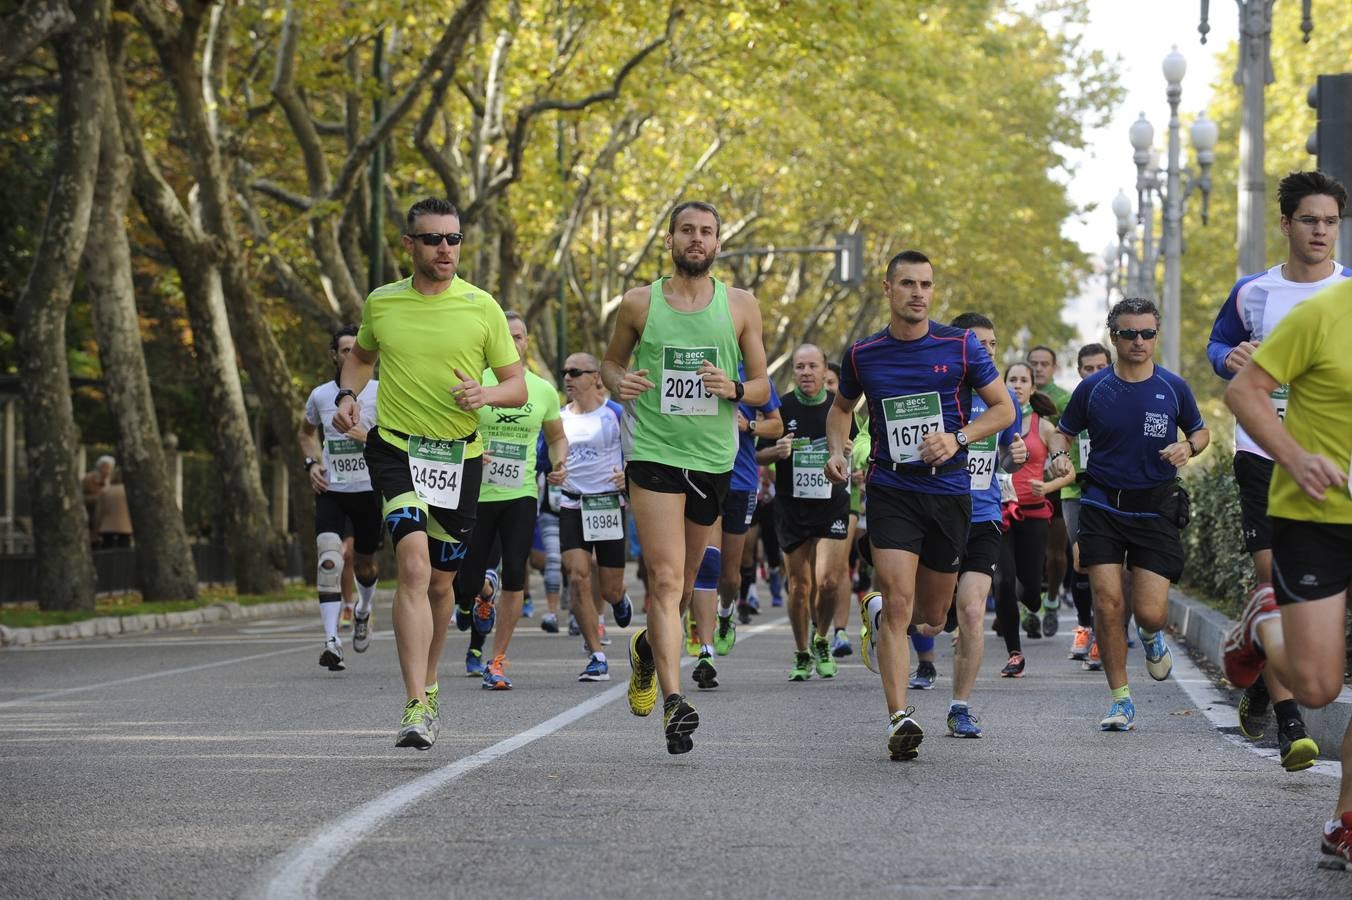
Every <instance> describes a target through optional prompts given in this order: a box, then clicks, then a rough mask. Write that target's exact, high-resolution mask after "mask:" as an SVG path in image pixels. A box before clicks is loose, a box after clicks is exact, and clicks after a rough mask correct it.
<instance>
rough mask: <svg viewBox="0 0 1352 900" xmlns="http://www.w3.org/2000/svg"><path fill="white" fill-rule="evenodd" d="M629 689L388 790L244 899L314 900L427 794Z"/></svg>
mask: <svg viewBox="0 0 1352 900" xmlns="http://www.w3.org/2000/svg"><path fill="white" fill-rule="evenodd" d="M787 621H788V620H787V619H777V620H775V621H773V622H766V623H765V624H764V625H757V626H755V627H754V628H748V629H746V630H745V631H744V632H742V633H740V634H739V635H738V641H744V640H746V639H747V638H750V637H752V636H754V635H757V634H760V633H761V632H764V631H769V630H770V629H772V628H774V627H775V626H776V625H781V624H783V623H784V622H787ZM690 662H692V660H691V659H690V657H685V658H684V659H683V660H682V661H681V665H682V666H683V667H684V666H685V665H687V664H689V663H690ZM628 688H629V686H628V684H627V679H626V683H625V684H617V685H615V686H614V687H611V688H607V689H606V690H605V691H604V692H603V693H600V694H597V695H596V696H595V697H592V698H591V699H590V700H586V701H583V702H582V703H579V704H578V705H576V706H574V707H572V708H570V709H567V710H564V711H563V712H561V713H559V714H558V715H557V716H554V717H553V718H552V719H546V720H545V721H543V722H541V723H540V724H539V725H536V726H534V727H533V728H528V729H527V730H525V731H523V732H521V733H519V734H515V735H513V736H512V737H509V738H507V739H506V740H504V741H499V742H498V743H496V744H494V745H493V746H491V747H488V748H486V749H483V750H480V751H479V752H478V753H474V754H471V755H470V756H466V757H463V758H461V759H457V760H456V761H455V762H453V763H450V764H448V765H445V766H442V767H441V768H440V769H436V770H434V771H431V772H428V773H427V774H426V775H423V776H421V777H419V778H415V779H414V780H412V781H410V782H408V783H407V784H403V785H400V786H399V787H397V788H393V789H391V790H388V791H386V792H385V793H383V794H381V795H380V796H379V797H376V798H375V799H374V800H371V801H370V802H368V803H364V804H362V805H361V806H359V807H357V808H356V809H354V810H353V811H352V812H350V813H348V814H347V815H345V816H343V817H342V818H340V819H338V820H336V821H334V822H330V823H329V824H328V825H325V826H323V827H322V828H320V829H319V830H318V831H316V832H314V833H313V834H311V835H310V836H309V837H308V838H306V839H305V840H304V841H303V842H301V843H300V844H298V845H296V846H295V847H293V848H292V849H291V850H289V851H287V852H286V853H284V854H283V855H282V856H280V857H278V858H277V859H276V860H275V861H274V862H273V863H272V864H271V865H269V866H268V868H267V869H266V870H265V871H264V873H263V878H262V881H261V883H260V884H257V885H256V887H255V888H254V889H251V890H249V891H248V892H247V893H246V894H245V896H246V897H254V896H259V895H261V896H263V897H267V898H269V900H272V898H278V900H280V898H305V900H309V898H312V897H315V896H317V895H318V893H319V889H320V887H321V885H322V883H323V881H324V877H325V876H326V875H327V874H328V873H329V872H330V871H331V870H332V869H333V867H334V866H336V865H338V863H340V862H342V860H343V859H344V857H346V856H347V854H348V853H349V852H350V851H351V850H352V848H353V847H355V846H356V845H357V844H358V843H359V842H360V841H361V840H362V839H363V838H364V837H366V836H367V835H370V834H373V833H374V832H375V830H376V829H377V828H379V827H380V826H381V825H382V824H383V823H384V822H385V821H387V820H388V819H390V818H391V817H393V816H395V815H397V814H398V813H399V812H400V811H402V810H404V809H406V808H407V807H409V806H411V805H412V804H413V803H415V802H417V801H418V800H419V799H420V798H422V797H423V796H424V795H426V794H429V793H431V792H432V791H435V790H438V789H440V788H442V787H445V786H446V785H447V784H449V783H451V782H452V781H455V780H456V779H458V778H461V777H462V776H464V775H467V774H469V773H470V772H473V771H474V770H475V769H478V768H480V767H482V766H486V765H488V764H489V763H491V762H493V761H494V760H496V759H499V758H501V757H503V756H506V755H507V754H508V753H511V752H512V751H513V750H519V749H521V748H522V747H525V746H527V745H528V744H532V743H534V742H535V741H538V740H540V739H541V738H544V737H548V736H549V735H551V734H553V733H554V732H556V731H558V730H559V729H561V728H565V727H567V726H568V725H571V724H572V723H574V722H576V721H577V720H578V719H581V718H584V717H585V716H588V715H590V714H591V713H593V712H596V711H597V710H598V709H601V708H602V707H604V706H607V705H608V704H610V703H612V702H614V701H615V700H618V699H619V698H620V697H621V696H623V695H624V694H625V693H626V692H627V691H628Z"/></svg>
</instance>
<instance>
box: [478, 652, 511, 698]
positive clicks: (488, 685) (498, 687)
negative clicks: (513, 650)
mask: <svg viewBox="0 0 1352 900" xmlns="http://www.w3.org/2000/svg"><path fill="white" fill-rule="evenodd" d="M506 665H507V657H505V656H495V657H493V661H492V662H490V663H489V664H488V665H487V666H486V667H485V668H484V683H483V689H484V690H486V691H510V690H511V689H512V682H511V681H510V680H509V679H508V678H507V676H506V675H504V674H503V672H502V670H503V668H504V667H505V666H506Z"/></svg>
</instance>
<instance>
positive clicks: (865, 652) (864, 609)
mask: <svg viewBox="0 0 1352 900" xmlns="http://www.w3.org/2000/svg"><path fill="white" fill-rule="evenodd" d="M882 611H883V595H882V594H880V593H878V592H877V591H869V592H868V593H867V594H865V595H864V596H862V597H860V598H859V655H860V656H862V657H863V658H864V666H865V667H866V668H867V669H868V670H869V671H870V672H872V673H873V674H875V675H876V674H878V619H879V617H880V616H881V615H882Z"/></svg>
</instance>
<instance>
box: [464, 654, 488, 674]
mask: <svg viewBox="0 0 1352 900" xmlns="http://www.w3.org/2000/svg"><path fill="white" fill-rule="evenodd" d="M483 673H484V654H483V651H482V650H474V649H470V650H466V651H465V676H466V677H467V678H477V677H479V676H480V675H482V674H483Z"/></svg>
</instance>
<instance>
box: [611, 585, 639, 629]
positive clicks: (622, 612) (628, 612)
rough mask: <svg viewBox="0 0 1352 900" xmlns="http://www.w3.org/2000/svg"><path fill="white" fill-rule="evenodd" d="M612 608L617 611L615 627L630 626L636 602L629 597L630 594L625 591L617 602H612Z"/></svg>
mask: <svg viewBox="0 0 1352 900" xmlns="http://www.w3.org/2000/svg"><path fill="white" fill-rule="evenodd" d="M610 608H611V609H612V610H614V612H615V627H616V628H628V627H629V623H630V622H631V621H633V619H634V602H633V601H632V600H630V599H629V594H628V593H625V595H624V596H623V597H621V598H620V599H619V600H618V601H617V602H615V603H612V604H610Z"/></svg>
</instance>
